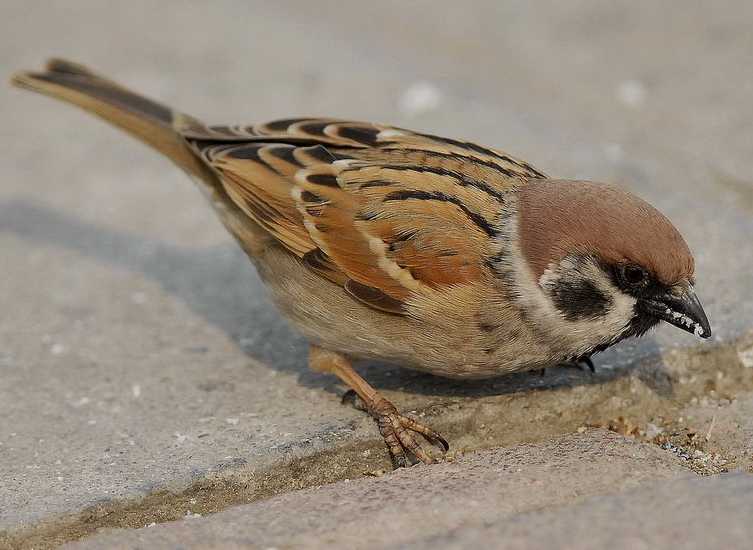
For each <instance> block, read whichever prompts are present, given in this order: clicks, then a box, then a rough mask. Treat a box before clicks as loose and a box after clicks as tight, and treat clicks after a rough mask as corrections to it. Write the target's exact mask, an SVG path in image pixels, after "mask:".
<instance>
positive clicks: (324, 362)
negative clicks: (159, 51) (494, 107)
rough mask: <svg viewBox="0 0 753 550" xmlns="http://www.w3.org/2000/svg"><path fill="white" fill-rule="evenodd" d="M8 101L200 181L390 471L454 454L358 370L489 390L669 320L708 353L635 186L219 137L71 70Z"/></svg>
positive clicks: (323, 126) (681, 244)
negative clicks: (362, 419) (34, 107)
mask: <svg viewBox="0 0 753 550" xmlns="http://www.w3.org/2000/svg"><path fill="white" fill-rule="evenodd" d="M12 84H14V85H16V86H19V87H21V88H25V89H28V90H32V91H35V92H39V93H42V94H46V95H48V96H51V97H53V98H57V99H59V100H63V101H65V102H68V103H71V104H73V105H76V106H78V107H80V108H82V109H84V110H85V111H88V112H90V113H92V114H94V115H96V116H98V117H100V118H102V119H104V120H105V121H107V122H109V123H111V124H113V125H114V126H116V127H118V128H120V129H122V130H124V131H125V132H126V133H128V134H130V135H131V136H133V137H135V138H137V139H138V140H140V141H142V142H144V143H146V144H147V145H149V146H151V147H152V148H154V149H156V150H157V151H158V152H160V153H162V154H163V155H165V156H166V157H168V158H169V159H171V160H172V161H173V162H174V163H175V164H176V165H177V166H178V167H180V168H181V169H183V170H184V171H185V172H187V173H188V175H189V176H190V177H191V178H192V179H193V180H194V181H195V182H196V184H197V185H198V187H199V188H200V189H201V191H202V192H203V194H204V195H205V196H206V198H207V199H208V202H209V204H210V205H211V206H212V207H213V209H214V211H215V212H216V213H217V215H218V216H219V219H220V220H221V222H222V223H223V224H224V226H225V227H226V228H227V230H228V231H229V232H230V234H231V235H233V237H234V238H235V239H236V241H237V242H238V244H239V245H240V247H241V248H242V249H243V251H245V253H246V254H247V256H248V257H249V258H250V260H251V262H252V263H253V264H254V265H255V267H256V270H257V272H258V274H259V276H260V278H261V280H262V281H263V282H264V284H265V286H266V287H267V289H268V291H269V294H270V296H271V299H272V301H273V302H274V303H275V305H276V306H277V308H278V309H279V311H280V312H281V314H282V315H283V316H284V317H285V318H287V320H288V321H289V322H290V323H291V324H292V325H293V326H294V327H295V328H296V329H297V330H298V331H299V332H300V333H301V334H302V335H303V336H304V337H305V338H306V339H307V341H308V343H309V346H310V347H309V353H308V364H309V366H310V367H311V368H312V369H313V370H314V371H318V372H322V373H329V374H332V375H335V376H336V377H338V378H339V379H340V380H341V381H342V382H343V383H344V384H345V385H346V386H348V387H349V388H350V391H351V392H353V393H355V395H356V396H357V397H358V401H359V403H360V406H361V408H362V409H364V410H365V411H367V412H368V413H369V414H370V415H371V416H372V417H373V418H374V419H375V421H376V424H377V426H378V428H379V431H380V433H381V436H382V437H383V439H384V441H385V444H386V447H387V450H388V452H389V455H390V457H391V459H392V462H393V465H394V466H395V467H401V466H407V465H412V464H416V463H420V462H423V463H433V462H436V461H437V460H440V459H441V456H440V457H437V455H436V453H435V452H433V451H435V450H436V451H439V452H440V454H441V453H442V452H446V451H447V450H448V448H449V445H448V443H447V441H446V440H445V439H444V438H443V437H442V436H441V435H440V434H439V433H438V432H436V431H435V430H433V429H432V428H431V427H429V426H427V425H425V424H424V423H421V422H419V421H418V420H416V419H414V418H412V417H410V416H407V415H404V414H402V413H400V412H399V410H398V408H397V407H396V406H395V405H394V404H393V403H391V402H390V401H388V400H387V399H386V398H385V397H384V396H383V395H382V394H381V393H380V392H379V391H377V390H376V389H375V388H374V387H373V386H371V385H370V384H369V383H368V382H367V381H366V380H365V379H364V378H363V377H362V376H360V375H359V374H358V372H357V371H356V370H355V369H354V367H353V365H354V363H356V362H358V361H362V360H378V361H379V362H381V363H384V364H396V365H398V366H401V367H405V368H411V369H417V370H420V371H424V372H428V373H431V374H433V375H437V376H441V377H446V378H454V379H478V378H492V377H498V376H500V375H504V374H508V373H513V372H520V371H527V370H542V369H546V368H549V367H554V366H557V365H561V364H563V363H568V362H570V363H573V362H576V363H577V362H580V363H585V364H586V365H589V366H591V365H592V363H591V359H590V358H591V356H592V355H593V354H595V353H598V352H600V351H602V350H604V349H606V348H608V347H610V346H612V345H614V344H616V343H618V342H620V341H622V340H624V339H626V338H629V337H638V336H642V335H643V334H645V333H646V332H647V331H649V330H650V329H651V328H653V327H654V326H656V325H657V324H658V323H659V322H660V321H665V322H667V323H669V324H671V325H674V326H675V327H679V328H680V329H683V330H685V331H688V332H690V333H693V334H694V335H696V336H697V337H701V338H709V337H710V336H711V327H710V324H709V321H708V319H707V316H706V314H705V312H704V309H703V307H702V305H701V302H700V301H699V299H698V297H697V294H696V292H695V275H694V270H695V264H694V258H693V255H692V253H691V252H690V250H689V248H688V245H687V244H686V242H685V240H684V239H683V237H682V236H681V234H680V233H679V231H678V230H677V229H676V228H675V226H674V225H673V224H672V223H671V222H670V221H669V220H668V219H667V217H665V216H664V215H663V214H662V213H660V212H659V211H658V210H657V209H656V208H654V207H653V206H651V205H650V204H648V203H647V202H646V201H644V200H643V199H641V198H639V197H638V196H636V195H634V194H632V193H630V192H628V191H627V190H625V189H623V188H621V187H618V186H615V185H612V184H608V183H599V182H592V181H581V180H568V179H559V178H553V177H550V176H547V175H546V174H545V173H544V172H542V171H540V170H539V169H537V168H535V167H534V166H533V165H532V164H530V163H528V162H526V161H523V160H521V159H518V158H516V157H514V156H512V155H509V154H507V153H505V152H502V151H500V150H496V149H492V148H489V147H484V146H481V145H477V144H475V143H473V142H470V141H464V140H459V139H450V138H444V137H440V136H437V135H432V134H428V133H422V132H418V131H411V130H407V129H403V128H400V127H395V126H390V125H385V124H375V123H367V122H357V121H348V120H340V119H335V118H317V117H300V118H289V119H283V120H275V121H272V122H267V123H262V124H253V125H224V126H222V125H220V126H208V125H205V124H204V123H202V122H200V121H199V120H198V119H196V118H194V117H192V116H189V115H186V114H183V113H182V112H179V111H176V110H174V109H171V108H169V107H167V106H164V105H162V104H161V103H158V102H156V101H153V100H151V99H147V98H145V97H143V96H141V95H139V94H136V93H134V92H131V91H130V90H128V89H127V88H125V87H123V86H121V85H120V84H117V83H116V82H114V81H112V80H110V79H109V78H106V77H104V76H100V75H99V74H97V73H96V72H94V71H92V70H90V69H89V68H87V67H85V66H83V65H80V64H78V63H74V62H70V61H66V60H62V59H51V60H49V61H48V62H47V64H46V66H45V68H44V70H42V71H39V72H20V73H17V74H15V75H14V76H13V77H12ZM427 443H428V445H427Z"/></svg>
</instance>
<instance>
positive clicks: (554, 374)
mask: <svg viewBox="0 0 753 550" xmlns="http://www.w3.org/2000/svg"><path fill="white" fill-rule="evenodd" d="M0 232H5V233H10V234H14V235H16V236H18V237H20V238H23V239H26V240H28V241H30V242H34V243H40V244H43V245H46V246H53V247H57V248H62V249H68V250H74V251H76V252H77V253H79V254H82V255H84V256H86V257H90V258H94V259H96V260H97V261H100V262H103V263H105V264H108V265H113V266H117V267H118V268H121V269H125V270H129V271H132V272H136V273H139V274H142V275H145V276H146V277H147V278H149V279H150V280H152V281H155V282H157V283H158V284H159V285H160V286H161V287H162V288H163V289H165V290H166V291H167V292H168V293H170V294H171V295H173V296H176V297H178V298H179V299H180V300H181V301H183V302H184V303H185V304H186V305H187V306H188V307H189V308H190V309H191V310H192V311H194V312H195V313H197V314H199V315H200V316H201V317H203V318H204V319H206V320H207V321H208V322H210V323H211V324H212V325H214V326H216V327H218V328H219V329H221V330H222V331H223V332H224V333H225V334H226V335H227V336H228V337H230V338H231V339H232V340H234V341H235V342H236V343H237V344H238V345H239V346H240V347H241V348H242V349H243V350H244V352H245V353H246V354H247V355H249V356H250V357H252V358H254V359H256V360H258V361H260V362H261V363H263V364H264V365H266V366H268V367H269V368H272V369H275V370H278V371H282V372H287V373H289V374H293V375H294V376H296V377H297V379H298V381H299V383H300V384H302V385H304V386H307V387H317V388H325V389H327V390H329V391H334V390H333V386H332V379H331V377H329V376H324V375H321V374H317V373H314V372H312V371H310V370H309V369H308V368H307V366H306V352H307V344H306V342H305V340H304V339H303V338H302V337H301V336H300V335H298V334H297V333H296V332H295V331H294V330H293V329H291V328H290V327H289V326H288V325H287V324H286V322H285V321H284V320H283V319H282V318H281V317H280V315H279V314H278V313H277V312H276V310H275V308H274V306H273V305H272V304H271V302H270V301H269V300H268V299H267V297H266V293H265V292H264V291H263V285H262V283H261V282H260V280H259V278H258V277H257V275H256V273H255V272H254V268H253V265H252V264H251V263H250V262H249V261H248V259H247V258H246V257H245V255H244V254H243V252H242V251H241V250H240V248H239V247H238V246H237V245H235V244H234V243H228V244H226V245H220V246H211V247H205V248H199V249H197V248H193V247H191V248H188V247H180V246H176V245H171V244H167V243H164V242H158V241H154V240H150V239H146V238H144V237H141V236H138V235H134V234H129V233H124V232H120V231H116V230H114V229H110V228H107V227H102V226H99V225H94V224H91V223H87V222H85V221H81V220H78V219H75V218H73V217H71V216H69V215H67V214H65V213H61V212H58V211H56V210H54V209H52V208H49V207H47V206H45V205H42V204H40V203H37V202H34V201H31V200H28V199H25V198H18V199H12V200H7V201H3V202H0ZM647 358H652V359H656V360H657V361H659V362H660V365H659V367H658V368H659V369H660V370H661V369H664V366H663V363H661V353H660V352H659V346H658V344H657V343H656V341H655V340H654V339H653V338H651V337H647V338H644V339H642V341H641V343H640V344H639V345H637V344H632V345H627V346H626V345H625V344H622V345H621V349H620V350H619V351H615V350H609V351H607V352H605V353H604V354H602V355H600V356H598V359H599V360H597V361H596V363H597V373H596V374H595V375H594V374H591V373H590V372H584V371H580V370H578V369H571V368H566V369H561V368H560V369H549V370H548V371H547V373H546V374H545V375H544V376H541V375H540V374H538V373H535V372H524V373H516V374H511V375H507V376H502V377H499V378H496V379H492V380H477V381H453V380H447V379H443V378H439V377H436V376H431V375H428V374H424V373H420V372H415V371H410V370H407V369H401V368H398V367H395V366H390V365H381V364H380V365H377V364H374V363H371V364H366V365H364V372H365V375H366V378H367V379H368V380H369V382H370V383H372V384H373V385H374V386H376V387H377V388H381V389H400V390H403V391H406V392H409V393H415V394H424V395H434V396H456V397H473V396H485V395H499V394H505V393H514V392H520V391H525V390H531V389H539V390H540V389H554V388H558V387H563V386H574V385H584V384H595V383H602V382H605V381H608V380H612V379H615V378H619V377H621V376H625V375H626V374H628V373H630V372H631V371H632V370H633V369H634V368H635V365H636V364H638V363H639V362H640V361H641V360H644V359H647ZM600 364H601V365H605V364H608V365H609V367H608V368H599V365H600ZM639 376H641V374H640V371H639ZM643 378H645V380H644V381H645V382H646V383H647V384H648V385H649V386H650V387H653V388H654V390H655V391H657V392H658V393H660V394H662V395H671V394H672V386H671V382H669V378H668V377H667V376H656V375H655V373H654V374H651V375H646V376H643Z"/></svg>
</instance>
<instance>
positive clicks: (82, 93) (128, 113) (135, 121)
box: [11, 59, 215, 181]
mask: <svg viewBox="0 0 753 550" xmlns="http://www.w3.org/2000/svg"><path fill="white" fill-rule="evenodd" d="M45 69H46V70H45V71H44V72H22V73H17V74H16V75H14V76H13V77H12V79H11V83H12V84H14V85H15V86H18V87H21V88H25V89H28V90H32V91H35V92H38V93H41V94H45V95H48V96H51V97H54V98H56V99H60V100H63V101H67V102H68V103H72V104H73V105H76V106H78V107H80V108H82V109H84V110H85V111H89V112H90V113H93V114H95V115H97V116H99V117H100V118H102V119H104V120H106V121H107V122H109V123H110V124H113V125H114V126H117V127H119V128H121V129H123V130H125V131H126V132H128V133H129V134H131V135H132V136H134V137H135V138H137V139H139V140H141V141H142V142H144V143H146V144H147V145H150V146H152V147H154V148H155V149H157V150H158V151H160V152H161V153H163V154H164V155H166V156H167V157H169V158H170V159H172V160H173V161H174V162H175V163H176V164H177V165H178V166H180V167H181V168H183V169H184V170H187V171H188V172H189V173H191V174H193V175H195V176H198V177H200V178H202V179H203V180H205V181H206V180H207V178H210V179H211V180H214V179H215V178H214V176H213V175H212V173H211V170H209V168H208V167H207V166H206V165H205V164H204V163H203V162H202V161H201V160H199V159H198V158H197V157H196V155H195V154H194V153H193V152H192V151H191V150H190V148H189V147H188V146H187V144H186V143H185V141H184V139H183V137H182V136H181V134H180V130H181V129H183V128H189V127H195V126H202V125H201V123H200V122H198V121H197V120H196V119H194V118H192V117H190V116H188V115H184V114H182V113H179V112H177V111H174V110H173V109H171V108H169V107H166V106H164V105H162V104H160V103H157V102H156V101H152V100H151V99H148V98H146V97H143V96H141V95H139V94H136V93H134V92H132V91H130V90H128V89H127V88H124V87H123V86H120V85H119V84H117V83H115V82H113V81H111V80H109V79H107V78H105V77H102V76H100V75H98V74H96V73H94V72H93V71H91V70H89V69H88V68H86V67H84V66H83V65H79V64H77V63H72V62H70V61H65V60H62V59H51V60H50V61H48V63H47V65H46V67H45Z"/></svg>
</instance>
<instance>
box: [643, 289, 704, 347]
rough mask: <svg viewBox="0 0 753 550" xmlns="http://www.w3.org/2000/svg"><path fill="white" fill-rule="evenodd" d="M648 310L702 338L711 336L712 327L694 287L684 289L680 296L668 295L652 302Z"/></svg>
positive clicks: (649, 303)
mask: <svg viewBox="0 0 753 550" xmlns="http://www.w3.org/2000/svg"><path fill="white" fill-rule="evenodd" d="M648 309H649V311H650V312H651V313H652V314H653V315H655V316H656V317H658V318H659V319H662V320H663V321H666V322H667V323H669V324H670V325H674V326H676V327H678V328H681V329H683V330H686V331H688V332H690V333H693V334H695V335H696V336H700V337H701V338H708V337H709V336H711V326H710V325H709V320H708V318H707V317H706V312H705V311H703V306H702V305H701V302H700V301H699V300H698V296H696V294H695V291H694V290H693V288H692V287H689V288H687V289H684V290H683V291H682V292H680V293H679V294H674V293H668V294H667V295H666V296H664V297H662V298H661V299H660V300H651V301H650V302H648Z"/></svg>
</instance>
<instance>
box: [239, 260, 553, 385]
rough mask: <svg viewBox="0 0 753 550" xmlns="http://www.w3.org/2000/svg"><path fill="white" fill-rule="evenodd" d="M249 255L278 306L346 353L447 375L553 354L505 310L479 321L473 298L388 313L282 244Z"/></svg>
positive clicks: (480, 372) (525, 366)
mask: <svg viewBox="0 0 753 550" xmlns="http://www.w3.org/2000/svg"><path fill="white" fill-rule="evenodd" d="M254 262H255V264H256V266H257V270H258V272H259V274H260V276H261V277H262V279H263V280H264V282H265V283H266V285H267V287H268V288H269V290H270V293H271V296H272V299H273V300H274V302H275V304H276V305H277V307H278V308H279V310H280V311H281V313H282V314H283V315H284V316H285V317H286V318H287V319H288V320H289V321H290V322H291V323H292V324H293V325H294V326H295V327H296V328H297V329H298V330H299V331H300V332H301V333H302V334H303V335H304V336H306V337H307V338H308V339H309V341H311V343H313V344H317V345H320V346H322V347H324V348H327V349H330V350H332V351H338V352H341V353H344V354H346V355H348V356H350V357H352V358H370V359H377V360H381V361H385V362H389V363H394V364H397V365H400V366H403V367H408V368H412V369H418V370H422V371H426V372H430V373H432V374H435V375H438V376H443V377H449V378H488V377H494V376H499V375H502V374H506V373H511V372H516V371H521V370H529V369H537V368H543V367H547V366H553V365H554V364H556V363H557V362H559V361H560V358H559V357H553V356H552V352H551V350H549V349H548V348H546V347H545V346H542V345H541V344H540V343H537V342H536V341H535V339H534V336H533V334H531V333H530V332H529V331H527V330H525V329H524V328H522V327H521V326H520V320H519V319H513V318H512V317H511V316H512V313H510V312H508V317H510V318H509V319H505V316H504V315H502V316H501V317H502V319H503V321H504V322H500V323H498V325H499V326H497V327H495V328H494V330H490V329H489V326H488V325H487V324H484V323H480V322H479V320H478V312H477V308H475V307H474V306H473V304H470V305H469V304H465V307H456V306H453V305H452V301H451V300H450V301H449V302H450V303H449V304H447V305H443V304H442V305H437V307H435V308H433V309H432V310H431V314H430V315H427V316H426V317H425V318H413V317H408V316H399V315H392V314H387V313H383V312H380V311H376V310H374V309H372V308H370V307H368V306H366V305H363V304H361V303H359V302H357V301H356V300H354V299H353V298H352V297H350V296H349V295H348V294H347V293H346V292H345V291H344V290H343V289H342V288H341V287H339V286H337V285H335V284H332V283H329V282H327V281H323V280H322V279H321V277H320V276H318V275H316V274H315V273H313V272H311V271H310V270H309V269H307V268H306V267H304V266H303V265H301V264H300V262H299V261H298V260H297V259H296V258H294V257H292V256H290V254H288V253H287V252H285V251H283V250H280V249H277V248H272V249H269V250H268V251H266V252H265V253H264V254H261V255H259V256H257V257H256V258H254ZM479 300H480V301H483V299H482V298H481V297H479ZM442 307H445V308H446V310H445V311H437V309H441V308H442ZM513 321H517V322H516V323H514V322H513ZM510 326H515V331H514V333H513V332H512V331H510V329H509V327H510ZM482 327H483V328H482Z"/></svg>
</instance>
